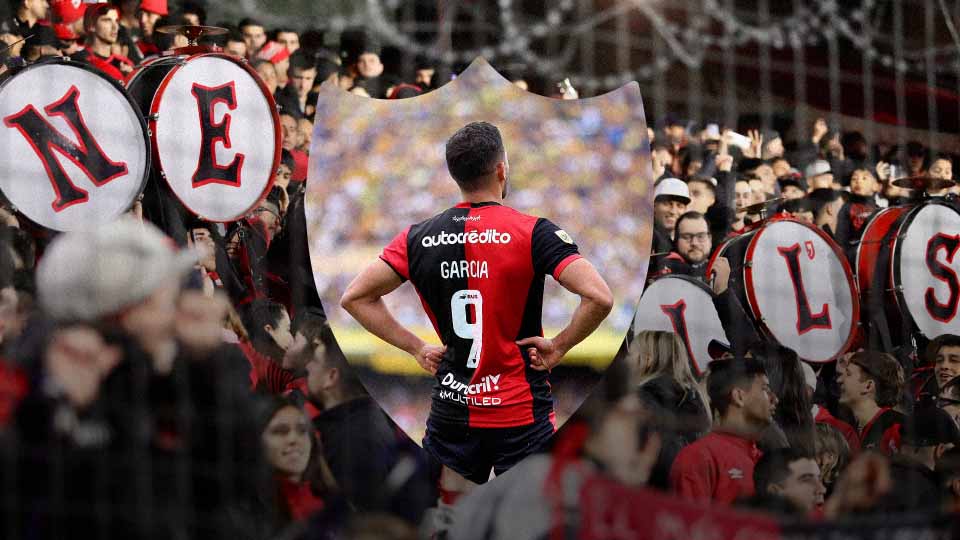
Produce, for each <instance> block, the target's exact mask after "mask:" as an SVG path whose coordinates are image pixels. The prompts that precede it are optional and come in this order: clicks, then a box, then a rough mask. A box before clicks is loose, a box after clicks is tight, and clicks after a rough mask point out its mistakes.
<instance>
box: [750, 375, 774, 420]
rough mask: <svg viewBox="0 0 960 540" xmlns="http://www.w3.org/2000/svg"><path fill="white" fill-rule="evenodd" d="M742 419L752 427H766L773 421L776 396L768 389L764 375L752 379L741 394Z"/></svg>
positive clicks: (767, 381)
mask: <svg viewBox="0 0 960 540" xmlns="http://www.w3.org/2000/svg"><path fill="white" fill-rule="evenodd" d="M742 406H743V413H744V419H745V420H746V421H747V422H748V423H749V424H751V425H754V426H766V425H769V424H770V422H772V421H773V412H774V411H775V410H776V408H777V396H776V395H774V393H773V390H771V389H770V381H769V380H768V379H767V376H766V375H760V376H759V377H754V378H753V382H752V383H751V384H750V388H749V389H748V390H747V391H746V392H744V394H743V405H742Z"/></svg>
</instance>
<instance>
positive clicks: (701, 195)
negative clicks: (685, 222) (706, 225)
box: [687, 180, 717, 214]
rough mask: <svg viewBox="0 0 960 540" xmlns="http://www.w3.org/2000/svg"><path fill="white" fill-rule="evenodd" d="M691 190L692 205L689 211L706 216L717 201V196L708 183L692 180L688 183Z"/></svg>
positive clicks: (688, 206)
mask: <svg viewBox="0 0 960 540" xmlns="http://www.w3.org/2000/svg"><path fill="white" fill-rule="evenodd" d="M687 187H688V188H689V189H690V204H689V205H687V210H696V211H697V212H700V213H701V214H706V213H707V210H708V209H709V208H710V207H711V206H713V203H715V202H716V201H717V197H716V195H714V193H713V190H712V189H710V186H708V185H707V183H706V182H703V181H700V180H691V181H689V182H687Z"/></svg>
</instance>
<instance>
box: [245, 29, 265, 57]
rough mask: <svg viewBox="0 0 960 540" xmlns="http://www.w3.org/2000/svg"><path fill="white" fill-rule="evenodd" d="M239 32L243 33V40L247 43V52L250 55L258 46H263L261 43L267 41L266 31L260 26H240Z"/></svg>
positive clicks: (257, 49)
mask: <svg viewBox="0 0 960 540" xmlns="http://www.w3.org/2000/svg"><path fill="white" fill-rule="evenodd" d="M240 33H241V34H243V41H244V42H246V44H247V52H248V53H249V54H251V55H252V54H254V53H256V52H257V51H259V50H260V47H263V44H264V43H266V42H267V33H266V32H265V31H264V30H263V27H262V26H257V25H255V24H250V25H247V26H244V27H243V28H241V29H240Z"/></svg>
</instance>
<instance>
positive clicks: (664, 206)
mask: <svg viewBox="0 0 960 540" xmlns="http://www.w3.org/2000/svg"><path fill="white" fill-rule="evenodd" d="M686 211H687V203H686V202H684V201H683V200H682V199H678V198H674V197H670V196H665V197H659V198H658V199H657V200H656V201H655V202H654V203H653V218H654V220H655V221H656V224H657V226H658V227H661V228H663V229H664V230H666V231H668V232H671V233H672V232H673V228H674V227H675V226H676V224H677V218H678V217H680V216H681V215H683V213H684V212H686Z"/></svg>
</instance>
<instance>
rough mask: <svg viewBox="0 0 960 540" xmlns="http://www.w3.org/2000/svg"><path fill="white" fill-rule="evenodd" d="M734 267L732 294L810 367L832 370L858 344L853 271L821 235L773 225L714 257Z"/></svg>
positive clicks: (781, 220)
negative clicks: (825, 364) (828, 364)
mask: <svg viewBox="0 0 960 540" xmlns="http://www.w3.org/2000/svg"><path fill="white" fill-rule="evenodd" d="M721 256H722V257H726V258H727V260H728V261H729V263H730V287H731V288H732V290H733V292H734V294H736V295H737V297H738V299H739V300H740V302H741V303H742V304H743V305H744V306H745V307H746V308H747V312H748V314H749V316H750V318H751V321H752V322H753V324H754V326H755V327H756V328H757V330H758V332H759V333H760V334H762V335H764V336H766V337H768V338H770V339H772V340H774V341H776V342H777V343H780V344H781V345H783V346H785V347H789V348H791V349H793V350H794V351H796V353H797V354H798V355H799V356H800V358H801V359H803V360H806V361H808V362H818V363H819V362H829V361H832V360H834V359H836V358H837V357H838V356H840V355H841V354H843V353H845V352H846V351H847V350H848V349H849V348H850V346H851V345H852V344H853V342H854V339H855V337H856V334H857V330H858V321H859V318H860V301H859V297H858V294H857V288H856V284H855V282H854V280H853V274H852V273H851V271H850V265H849V264H848V263H847V260H846V258H845V257H844V256H843V252H842V251H841V250H840V247H839V246H838V245H837V244H836V242H834V241H833V239H831V238H830V237H829V236H827V234H826V233H824V232H823V231H822V230H820V229H818V228H816V227H813V226H811V225H808V224H807V223H804V222H801V221H798V220H795V219H792V218H785V217H777V218H772V219H770V220H768V221H766V222H764V223H763V224H762V225H760V226H759V227H757V228H755V229H753V230H752V231H749V232H746V233H744V234H742V235H740V236H737V237H735V238H732V239H730V240H727V241H726V242H724V243H723V244H721V245H720V247H719V248H718V249H717V251H716V253H714V255H713V258H712V259H711V260H710V264H709V265H708V267H707V275H711V272H712V268H713V265H714V263H715V262H716V259H717V257H721Z"/></svg>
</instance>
